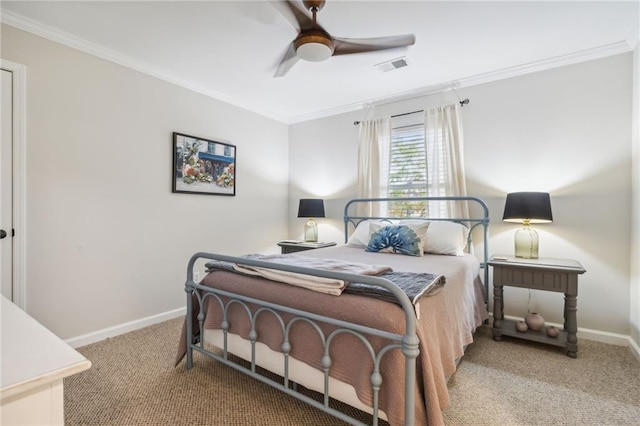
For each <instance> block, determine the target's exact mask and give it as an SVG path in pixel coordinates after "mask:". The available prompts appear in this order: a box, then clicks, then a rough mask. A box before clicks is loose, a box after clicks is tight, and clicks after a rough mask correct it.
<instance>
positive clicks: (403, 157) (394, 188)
mask: <svg viewBox="0 0 640 426" xmlns="http://www.w3.org/2000/svg"><path fill="white" fill-rule="evenodd" d="M423 120H424V116H423V114H408V115H407V116H401V117H397V118H396V119H394V121H393V123H392V128H391V142H390V146H389V179H388V183H387V196H388V197H389V198H395V197H445V196H447V195H450V194H448V193H447V179H448V178H447V174H446V168H445V167H442V166H440V167H439V166H438V165H439V164H446V163H447V162H448V159H447V156H448V155H449V154H448V152H447V149H446V144H445V136H444V135H443V134H442V132H441V131H438V130H434V129H429V130H426V132H427V133H425V125H424V121H423ZM429 210H430V211H429ZM387 214H388V215H389V216H395V217H420V216H425V215H429V216H431V217H448V207H447V203H446V202H438V201H432V202H426V201H396V202H389V203H388V206H387Z"/></svg>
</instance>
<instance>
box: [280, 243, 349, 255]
mask: <svg viewBox="0 0 640 426" xmlns="http://www.w3.org/2000/svg"><path fill="white" fill-rule="evenodd" d="M278 245H279V246H280V249H281V252H282V254H287V253H295V252H298V251H305V250H313V249H318V248H323V247H332V246H335V245H336V243H333V242H330V243H308V242H304V241H295V240H285V241H280V242H279V243H278Z"/></svg>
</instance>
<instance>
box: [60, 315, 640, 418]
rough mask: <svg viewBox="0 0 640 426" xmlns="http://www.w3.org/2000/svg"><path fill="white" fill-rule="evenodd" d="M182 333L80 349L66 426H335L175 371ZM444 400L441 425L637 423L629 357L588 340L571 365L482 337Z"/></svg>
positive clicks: (205, 367) (221, 378)
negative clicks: (85, 363) (86, 365)
mask: <svg viewBox="0 0 640 426" xmlns="http://www.w3.org/2000/svg"><path fill="white" fill-rule="evenodd" d="M181 326H182V319H176V320H171V321H167V322H164V323H161V324H157V325H154V326H151V327H147V328H145V329H142V330H138V331H134V332H132V333H128V334H125V335H122V336H118V337H115V338H113V339H108V340H105V341H102V342H98V343H95V344H92V345H88V346H85V347H83V348H80V349H79V351H80V352H81V353H83V354H84V355H85V356H86V357H87V358H88V359H89V360H91V362H92V364H93V365H92V368H91V369H90V370H88V371H85V372H83V373H80V374H77V375H75V376H72V377H70V378H68V379H66V380H65V420H66V424H67V425H153V426H157V425H230V426H233V425H237V426H240V425H283V426H285V425H292V426H293V425H295V426H298V425H310V426H315V425H317V426H325V425H326V426H334V425H342V424H343V423H342V422H341V421H340V420H337V419H336V418H334V417H332V416H330V415H328V414H324V413H322V412H320V411H318V410H316V409H314V408H312V407H310V406H308V405H306V404H304V403H302V402H300V401H298V400H296V399H295V398H293V397H290V396H288V395H285V394H283V393H281V392H279V391H277V390H275V389H273V388H271V387H270V386H268V385H265V384H262V383H259V382H257V381H256V380H253V379H251V378H248V377H246V376H245V375H244V374H242V373H240V372H237V371H236V370H234V369H232V368H229V367H226V366H223V365H220V364H218V363H216V362H215V361H213V360H210V359H207V358H205V357H203V356H201V355H199V354H197V353H196V354H195V356H194V359H195V366H194V368H193V369H191V370H188V371H187V370H186V369H185V367H184V363H183V364H181V365H179V366H178V367H177V368H174V367H173V361H174V356H175V350H176V344H177V340H178V336H179V334H180V328H181ZM449 391H450V394H451V406H450V407H449V408H447V409H446V410H444V413H443V414H444V419H445V422H446V424H448V425H552V424H553V425H560V424H562V425H637V424H639V423H640V363H639V362H638V361H637V360H636V359H635V358H634V357H633V355H632V354H631V353H630V351H629V349H628V348H625V347H618V346H611V345H605V344H602V343H597V342H592V341H587V340H581V341H580V342H579V353H578V358H577V359H572V358H569V357H567V356H565V355H564V354H563V353H562V351H561V350H560V349H559V348H554V347H548V346H543V345H539V344H535V343H528V342H523V341H520V340H515V339H508V338H504V340H503V341H502V342H494V341H493V340H492V339H491V334H490V330H488V329H486V328H481V329H480V330H478V333H477V334H476V341H475V342H474V344H472V345H471V346H470V347H469V348H468V350H467V354H466V355H465V357H464V358H463V361H462V362H461V364H460V367H459V369H458V371H457V372H456V374H455V375H454V376H453V377H452V378H451V380H450V383H449ZM342 408H343V409H345V410H348V411H349V413H350V414H356V415H357V413H359V412H358V411H357V410H354V409H350V408H348V407H342ZM360 419H361V420H362V421H365V422H366V421H367V420H368V418H367V416H366V415H364V414H363V415H361V416H360Z"/></svg>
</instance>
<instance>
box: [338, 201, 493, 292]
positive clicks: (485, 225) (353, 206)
mask: <svg viewBox="0 0 640 426" xmlns="http://www.w3.org/2000/svg"><path fill="white" fill-rule="evenodd" d="M393 201H411V202H416V201H449V202H467V203H468V205H469V211H470V212H475V211H477V210H478V207H479V208H480V210H481V213H479V214H475V215H474V214H472V215H471V217H469V218H441V217H429V215H428V213H427V216H421V217H414V216H412V217H406V216H405V217H389V216H357V215H355V214H352V213H350V212H351V211H355V210H357V206H358V205H369V206H374V207H375V205H376V204H382V203H388V202H393ZM373 210H374V211H375V210H376V209H375V208H374V209H373ZM368 219H376V220H400V219H416V220H430V221H447V222H456V223H460V224H462V225H464V226H466V227H467V228H469V236H468V237H467V252H469V253H471V251H472V249H473V235H474V231H475V230H476V229H477V228H478V227H481V228H482V229H481V231H482V255H481V257H480V259H481V260H480V266H481V268H482V269H483V270H484V280H483V283H484V290H485V291H484V299H485V303H487V302H488V300H489V299H488V297H489V269H488V265H487V262H488V260H489V249H488V241H489V208H488V207H487V204H486V203H485V202H484V201H483V200H481V199H480V198H477V197H396V198H356V199H353V200H351V201H349V202H347V204H346V205H345V207H344V242H345V243H346V242H347V241H348V239H349V225H351V226H352V227H353V229H355V228H356V227H357V226H358V224H359V223H360V222H362V221H363V220H368ZM476 234H477V233H476Z"/></svg>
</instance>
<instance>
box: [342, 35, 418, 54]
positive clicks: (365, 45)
mask: <svg viewBox="0 0 640 426" xmlns="http://www.w3.org/2000/svg"><path fill="white" fill-rule="evenodd" d="M333 41H334V42H335V46H336V48H335V50H334V52H333V54H334V55H349V54H351V53H365V52H374V51H376V50H385V49H397V48H399V47H407V46H411V45H412V44H414V43H415V42H416V36H415V35H413V34H404V35H399V36H389V37H373V38H340V37H334V38H333Z"/></svg>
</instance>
